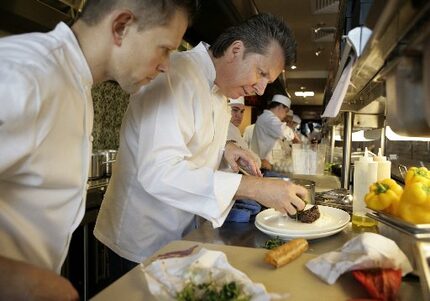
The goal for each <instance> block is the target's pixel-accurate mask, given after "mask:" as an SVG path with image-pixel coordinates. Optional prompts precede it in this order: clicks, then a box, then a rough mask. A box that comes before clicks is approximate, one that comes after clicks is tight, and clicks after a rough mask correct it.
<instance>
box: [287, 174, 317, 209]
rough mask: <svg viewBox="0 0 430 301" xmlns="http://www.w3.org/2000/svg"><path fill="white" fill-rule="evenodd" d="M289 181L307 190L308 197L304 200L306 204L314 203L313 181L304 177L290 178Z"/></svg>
mask: <svg viewBox="0 0 430 301" xmlns="http://www.w3.org/2000/svg"><path fill="white" fill-rule="evenodd" d="M290 181H291V182H293V183H294V184H297V185H301V186H303V187H305V188H306V189H307V190H308V193H309V199H307V200H305V201H306V202H307V203H308V204H315V182H314V181H311V180H305V179H294V178H293V179H290Z"/></svg>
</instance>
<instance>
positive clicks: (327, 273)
mask: <svg viewBox="0 0 430 301" xmlns="http://www.w3.org/2000/svg"><path fill="white" fill-rule="evenodd" d="M306 267H307V268H308V269H309V270H310V271H311V272H312V273H314V274H315V275H317V276H318V277H319V278H320V279H322V280H324V281H325V282H327V283H328V284H333V283H335V282H336V280H337V278H339V276H340V275H342V274H343V273H345V272H348V271H353V270H365V269H373V268H382V269H395V270H397V269H400V270H402V275H403V276H404V275H406V274H408V273H410V272H412V266H411V264H410V263H409V260H408V258H407V257H406V255H405V254H404V253H403V252H402V250H401V249H400V248H399V247H398V246H397V244H396V243H395V242H394V241H392V240H391V239H389V238H386V237H384V236H382V235H379V234H376V233H363V234H360V235H359V236H357V237H354V238H353V239H351V240H350V241H348V242H346V243H345V244H344V245H343V246H342V247H341V248H340V249H339V250H336V251H332V252H328V253H326V254H323V255H320V256H318V257H317V258H314V259H312V260H310V261H308V262H307V263H306Z"/></svg>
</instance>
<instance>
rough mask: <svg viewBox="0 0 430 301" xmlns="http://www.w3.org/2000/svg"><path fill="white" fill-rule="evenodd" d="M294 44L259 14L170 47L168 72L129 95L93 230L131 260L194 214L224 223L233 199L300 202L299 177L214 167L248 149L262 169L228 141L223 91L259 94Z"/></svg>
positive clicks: (189, 222) (175, 235)
mask: <svg viewBox="0 0 430 301" xmlns="http://www.w3.org/2000/svg"><path fill="white" fill-rule="evenodd" d="M294 53H295V42H294V39H293V37H292V33H291V31H290V29H289V28H288V26H287V25H286V24H285V23H284V22H283V21H282V20H280V19H278V18H276V17H274V16H272V15H268V14H260V15H256V16H254V17H251V18H250V19H248V20H246V21H245V22H243V23H241V24H239V25H237V26H234V27H232V28H230V29H228V30H227V31H226V32H225V33H223V34H221V36H219V38H218V39H216V41H215V42H214V43H213V44H212V46H209V45H207V44H205V43H200V44H198V45H197V46H196V47H195V48H193V49H192V50H190V51H186V52H179V53H176V54H174V55H173V56H172V62H171V68H170V69H169V73H168V74H163V75H162V76H159V77H158V78H157V79H156V80H154V81H153V82H152V83H151V84H150V85H148V86H147V87H145V88H143V89H141V91H139V93H138V94H136V95H134V96H133V97H132V99H131V100H130V105H129V108H128V110H127V112H126V114H125V117H124V119H123V124H122V127H121V133H120V148H119V152H118V157H117V162H116V170H115V172H114V173H113V176H112V178H111V182H110V183H109V187H108V190H107V192H106V194H105V198H104V200H103V203H102V206H101V209H100V212H99V216H98V218H97V223H96V227H95V230H94V234H95V236H96V237H97V238H98V239H99V240H100V241H101V242H103V243H104V244H106V245H107V246H108V247H109V248H110V249H111V250H112V251H113V252H115V253H116V254H118V255H119V256H121V257H123V258H124V259H125V260H128V261H131V262H135V264H136V263H139V262H142V260H144V259H145V258H146V257H148V256H150V255H151V254H153V253H154V252H155V251H156V250H158V249H159V248H161V247H162V246H164V245H165V244H167V243H169V242H170V241H172V240H175V239H181V238H182V237H183V235H185V234H187V233H188V232H189V231H190V230H191V229H192V228H193V227H194V221H195V216H196V215H198V216H200V217H203V218H204V219H206V220H208V221H209V222H211V223H212V225H213V227H220V226H221V225H222V224H223V222H224V221H225V218H226V217H227V215H228V213H229V211H230V209H231V208H232V206H233V203H234V199H253V200H256V201H257V202H259V203H261V204H263V205H265V206H266V207H272V208H275V209H276V210H279V211H280V212H282V213H287V212H288V213H290V214H294V213H296V210H301V209H303V208H304V205H305V203H304V202H303V201H302V199H304V197H305V196H306V194H307V192H306V189H304V188H303V187H301V186H297V185H294V184H293V183H291V182H287V181H280V180H278V179H264V178H262V177H259V176H243V175H240V174H236V173H231V172H223V171H220V170H218V168H219V164H220V162H221V160H222V159H225V160H226V161H227V162H228V164H229V165H230V166H231V167H232V169H233V170H234V171H237V170H238V165H239V164H241V162H240V159H246V160H248V161H247V162H248V165H249V166H248V167H250V168H249V169H248V170H249V171H250V172H252V173H254V174H256V175H261V174H260V172H259V170H258V168H257V166H256V165H255V162H252V161H249V157H247V156H245V155H244V151H243V150H242V149H241V148H239V147H237V146H236V145H235V143H226V141H227V129H228V124H229V122H230V119H231V115H230V112H229V110H228V105H227V98H239V97H241V96H246V95H254V94H259V95H261V94H263V93H264V90H265V88H266V85H267V84H268V83H270V82H273V81H274V80H275V79H276V78H277V77H278V76H279V74H280V73H281V71H282V70H283V69H284V67H285V65H286V64H289V63H290V62H291V61H292V59H293V58H294V57H293V56H294ZM148 100H151V101H148ZM246 153H247V154H248V152H246Z"/></svg>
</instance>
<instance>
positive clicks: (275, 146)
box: [251, 94, 294, 165]
mask: <svg viewBox="0 0 430 301" xmlns="http://www.w3.org/2000/svg"><path fill="white" fill-rule="evenodd" d="M290 106H291V100H290V99H289V98H288V97H287V96H285V95H281V94H276V95H274V96H273V98H272V100H271V102H270V103H269V106H268V109H266V110H264V111H263V113H262V114H261V115H260V116H258V118H257V121H256V123H255V127H254V132H253V135H252V141H251V150H252V151H254V152H255V153H257V154H258V155H259V156H260V158H261V160H267V161H268V162H269V163H270V164H271V165H273V164H274V163H275V162H276V161H277V160H280V157H282V156H283V152H282V145H281V144H282V140H287V141H290V140H292V139H293V138H294V132H293V130H292V129H291V128H290V127H289V126H287V124H286V123H285V122H283V120H284V118H285V117H286V116H287V114H288V111H289V110H290Z"/></svg>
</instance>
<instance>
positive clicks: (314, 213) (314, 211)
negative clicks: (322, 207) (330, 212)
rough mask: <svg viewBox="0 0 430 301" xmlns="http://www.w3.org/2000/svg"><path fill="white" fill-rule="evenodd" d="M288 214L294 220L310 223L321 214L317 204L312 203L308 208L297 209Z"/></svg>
mask: <svg viewBox="0 0 430 301" xmlns="http://www.w3.org/2000/svg"><path fill="white" fill-rule="evenodd" d="M288 216H289V217H290V218H292V219H294V220H296V221H299V222H302V223H307V224H310V223H313V222H315V221H316V220H317V219H319V218H320V216H321V214H320V211H319V209H318V206H317V205H314V206H312V207H311V208H309V209H306V210H302V211H297V213H296V214H294V215H291V214H288Z"/></svg>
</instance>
